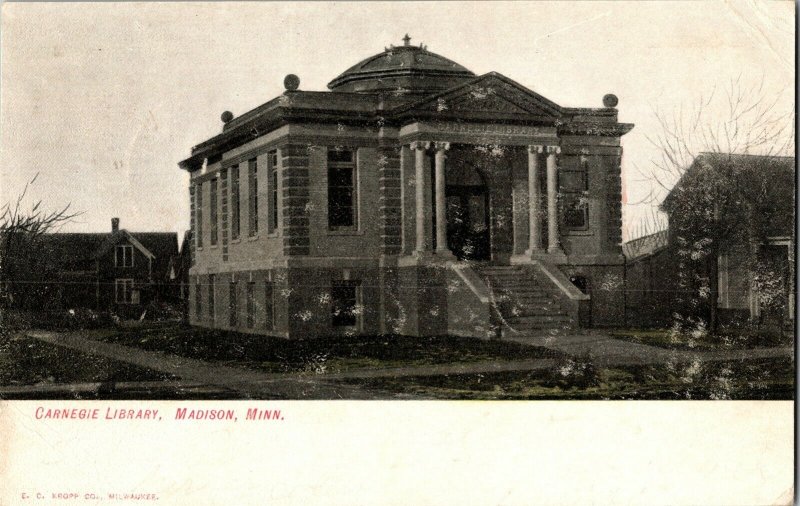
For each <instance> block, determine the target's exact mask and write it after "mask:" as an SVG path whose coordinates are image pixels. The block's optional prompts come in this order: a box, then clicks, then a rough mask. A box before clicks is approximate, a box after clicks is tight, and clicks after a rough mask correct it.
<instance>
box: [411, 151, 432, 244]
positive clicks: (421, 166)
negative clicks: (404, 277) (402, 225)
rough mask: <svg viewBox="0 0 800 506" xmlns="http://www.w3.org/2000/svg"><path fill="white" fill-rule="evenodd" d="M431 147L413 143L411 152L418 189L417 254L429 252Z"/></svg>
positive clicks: (415, 182)
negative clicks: (427, 177)
mask: <svg viewBox="0 0 800 506" xmlns="http://www.w3.org/2000/svg"><path fill="white" fill-rule="evenodd" d="M429 146H430V143H429V142H418V141H417V142H412V143H411V150H412V151H414V173H415V176H414V177H415V181H414V184H415V187H416V220H415V223H416V229H417V237H416V246H415V248H414V251H415V252H416V253H424V252H425V251H426V250H427V247H426V246H427V244H426V241H425V151H426V150H427V149H428V147H429Z"/></svg>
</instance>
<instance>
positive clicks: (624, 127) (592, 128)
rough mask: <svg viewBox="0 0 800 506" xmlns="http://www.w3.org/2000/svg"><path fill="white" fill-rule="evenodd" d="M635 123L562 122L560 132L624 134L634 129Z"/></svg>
mask: <svg viewBox="0 0 800 506" xmlns="http://www.w3.org/2000/svg"><path fill="white" fill-rule="evenodd" d="M633 127H634V125H633V123H595V122H592V123H562V124H560V125H558V133H559V134H579V135H607V136H614V137H618V136H622V135H625V134H626V133H628V132H630V131H631V130H632V129H633Z"/></svg>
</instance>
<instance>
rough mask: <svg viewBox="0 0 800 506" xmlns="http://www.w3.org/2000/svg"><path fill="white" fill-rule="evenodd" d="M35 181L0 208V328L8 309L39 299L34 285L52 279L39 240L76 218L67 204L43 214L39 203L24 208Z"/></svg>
mask: <svg viewBox="0 0 800 506" xmlns="http://www.w3.org/2000/svg"><path fill="white" fill-rule="evenodd" d="M37 177H38V174H36V176H34V177H33V179H31V180H30V181H29V182H27V183H26V184H25V187H24V188H23V190H22V192H21V193H20V194H19V196H17V198H16V200H14V201H12V202H7V203H6V204H4V205H3V206H2V207H0V325H2V323H3V320H4V314H5V313H6V312H7V311H8V310H9V309H12V308H15V307H19V306H21V305H25V304H30V302H31V299H35V297H36V296H37V295H40V293H39V292H40V290H41V287H40V286H37V281H39V280H41V279H43V278H44V277H46V276H48V275H52V272H50V271H51V270H52V269H50V268H48V265H46V263H47V262H48V261H52V259H50V258H49V256H48V255H47V254H45V253H44V252H42V251H40V249H41V246H42V240H41V239H42V236H43V235H44V234H46V233H48V232H52V231H54V230H56V229H57V228H58V227H60V226H62V225H64V224H65V223H67V222H69V221H70V220H72V219H73V218H75V217H76V216H78V215H79V214H80V213H75V212H72V211H71V210H70V205H69V204H67V205H66V206H64V207H63V208H61V209H58V210H56V211H47V210H45V209H44V206H43V203H42V201H41V200H36V201H35V202H33V203H32V204H31V206H30V207H29V208H26V207H25V200H26V197H27V194H28V190H29V189H30V187H31V186H32V185H33V184H34V183H35V182H36V179H37Z"/></svg>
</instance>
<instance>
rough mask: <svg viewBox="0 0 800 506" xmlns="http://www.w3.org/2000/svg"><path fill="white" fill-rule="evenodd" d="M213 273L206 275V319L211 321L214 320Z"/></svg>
mask: <svg viewBox="0 0 800 506" xmlns="http://www.w3.org/2000/svg"><path fill="white" fill-rule="evenodd" d="M214 282H215V279H214V275H213V274H209V276H208V319H209V321H211V322H212V323H213V322H214V311H215V310H214V288H215V287H214Z"/></svg>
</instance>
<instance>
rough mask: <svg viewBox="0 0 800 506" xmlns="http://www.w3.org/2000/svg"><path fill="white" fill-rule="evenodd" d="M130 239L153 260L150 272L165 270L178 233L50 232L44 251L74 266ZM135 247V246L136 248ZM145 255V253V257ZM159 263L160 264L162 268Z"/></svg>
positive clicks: (174, 251) (47, 235)
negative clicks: (122, 240)
mask: <svg viewBox="0 0 800 506" xmlns="http://www.w3.org/2000/svg"><path fill="white" fill-rule="evenodd" d="M123 238H128V239H132V240H131V243H132V244H134V245H136V244H137V243H138V245H140V246H141V247H142V248H144V249H145V250H146V251H147V253H149V255H147V256H151V257H152V259H153V270H154V271H156V272H158V271H159V270H161V269H165V268H166V266H167V265H168V263H169V258H170V256H172V255H177V253H178V234H176V233H174V232H128V231H127V230H124V229H122V230H120V231H119V232H117V233H113V232H107V233H61V232H57V233H53V234H44V235H43V236H42V240H43V241H44V244H43V246H44V248H46V251H47V253H48V254H52V255H54V258H56V259H59V261H60V263H62V264H63V265H77V264H82V263H86V262H89V261H91V260H94V259H96V258H98V257H100V256H102V255H103V254H105V253H106V252H108V251H109V250H110V249H111V248H112V247H113V246H114V245H116V244H117V243H118V242H119V241H120V240H121V239H123ZM137 247H138V246H137ZM147 253H145V254H147ZM162 263H163V265H162Z"/></svg>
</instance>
